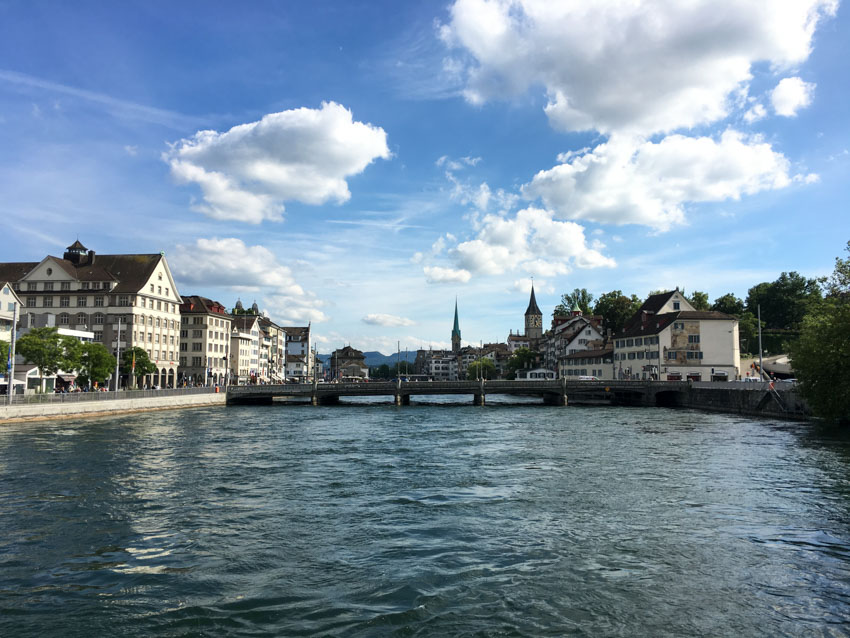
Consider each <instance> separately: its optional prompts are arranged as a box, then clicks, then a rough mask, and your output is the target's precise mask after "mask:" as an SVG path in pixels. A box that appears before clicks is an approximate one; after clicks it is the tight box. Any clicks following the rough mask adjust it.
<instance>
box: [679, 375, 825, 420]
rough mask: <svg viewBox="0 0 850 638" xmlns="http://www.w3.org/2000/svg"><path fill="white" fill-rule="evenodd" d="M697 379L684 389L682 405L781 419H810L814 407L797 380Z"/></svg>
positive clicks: (696, 408) (697, 408)
mask: <svg viewBox="0 0 850 638" xmlns="http://www.w3.org/2000/svg"><path fill="white" fill-rule="evenodd" d="M770 386H771V384H769V383H737V382H731V383H710V382H696V383H693V384H692V385H691V387H690V388H689V389H688V391H687V392H684V393H681V395H680V397H681V402H680V403H679V406H680V407H686V408H691V409H694V410H705V411H707V412H724V413H727V414H741V415H746V416H761V417H773V418H781V419H809V418H811V416H812V411H811V409H810V408H809V406H808V405H807V404H806V402H805V400H804V399H803V398H802V397H801V396H800V392H799V390H798V389H797V387H796V385H795V384H791V383H782V382H777V383H774V384H773V388H771V387H770Z"/></svg>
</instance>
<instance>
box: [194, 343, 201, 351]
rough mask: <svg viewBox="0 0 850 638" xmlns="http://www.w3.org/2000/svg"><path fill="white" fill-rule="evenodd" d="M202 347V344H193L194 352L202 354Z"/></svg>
mask: <svg viewBox="0 0 850 638" xmlns="http://www.w3.org/2000/svg"><path fill="white" fill-rule="evenodd" d="M201 345H202V344H200V343H193V344H192V352H200V351H201Z"/></svg>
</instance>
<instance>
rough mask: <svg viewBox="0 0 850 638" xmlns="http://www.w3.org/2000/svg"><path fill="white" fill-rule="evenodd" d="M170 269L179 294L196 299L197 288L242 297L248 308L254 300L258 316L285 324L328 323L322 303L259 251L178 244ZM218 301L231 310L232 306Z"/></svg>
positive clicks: (236, 245)
mask: <svg viewBox="0 0 850 638" xmlns="http://www.w3.org/2000/svg"><path fill="white" fill-rule="evenodd" d="M169 264H170V266H171V268H172V270H173V271H174V275H175V277H176V279H177V281H178V284H179V285H180V289H181V290H182V291H183V294H197V293H195V292H193V290H192V288H193V287H196V288H198V289H200V290H210V289H224V290H227V291H230V292H232V293H233V294H234V295H246V296H245V298H244V299H242V302H243V304H245V305H246V306H250V305H251V303H253V301H254V300H255V298H256V300H257V302H258V305H259V306H260V309H261V310H267V311H268V312H269V314H270V315H271V316H273V317H276V318H279V319H280V320H281V321H283V322H284V323H297V322H301V323H306V322H307V321H323V320H325V319H326V318H327V317H326V316H325V314H324V313H323V312H322V310H321V308H322V307H323V306H324V303H323V302H322V301H321V300H319V299H316V298H315V296H314V295H313V294H311V293H309V292H307V291H305V290H304V289H303V288H302V287H301V286H300V285H299V284H298V283H297V282H296V281H295V278H294V277H293V275H292V271H291V270H290V269H289V268H288V267H286V266H283V265H281V264H280V263H279V262H278V260H277V257H276V256H275V254H274V253H273V252H272V251H270V250H269V249H268V248H266V247H264V246H259V245H257V246H249V245H247V244H245V242H243V241H242V240H241V239H237V238H234V237H226V238H215V237H213V238H209V239H207V238H201V239H197V240H196V241H195V243H194V244H190V245H184V244H178V245H177V246H176V248H175V250H174V253H173V255H170V256H169ZM200 294H204V293H200ZM247 295H251V297H250V300H249V298H248V296H247ZM219 301H221V302H222V303H224V305H226V306H228V307H231V306H232V305H233V304H234V303H235V301H236V300H235V299H232V300H231V299H219Z"/></svg>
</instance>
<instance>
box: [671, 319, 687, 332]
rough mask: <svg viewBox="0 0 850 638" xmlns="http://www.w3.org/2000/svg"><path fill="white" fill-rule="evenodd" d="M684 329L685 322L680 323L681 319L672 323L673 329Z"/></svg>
mask: <svg viewBox="0 0 850 638" xmlns="http://www.w3.org/2000/svg"><path fill="white" fill-rule="evenodd" d="M684 329H685V324H684V323H682V322H681V321H677V322H675V323H674V324H673V330H684Z"/></svg>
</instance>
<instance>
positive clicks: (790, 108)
mask: <svg viewBox="0 0 850 638" xmlns="http://www.w3.org/2000/svg"><path fill="white" fill-rule="evenodd" d="M814 93H815V85H814V84H813V83H811V82H804V81H803V80H802V79H801V78H797V77H794V78H783V79H782V80H780V82H779V84H777V85H776V88H775V89H773V91H771V93H770V103H771V104H772V105H773V110H774V111H776V114H777V115H783V116H785V117H794V116H795V115H797V111H799V110H800V109H802V108H805V107H807V106H808V105H809V104H811V103H812V98H813V96H814Z"/></svg>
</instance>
